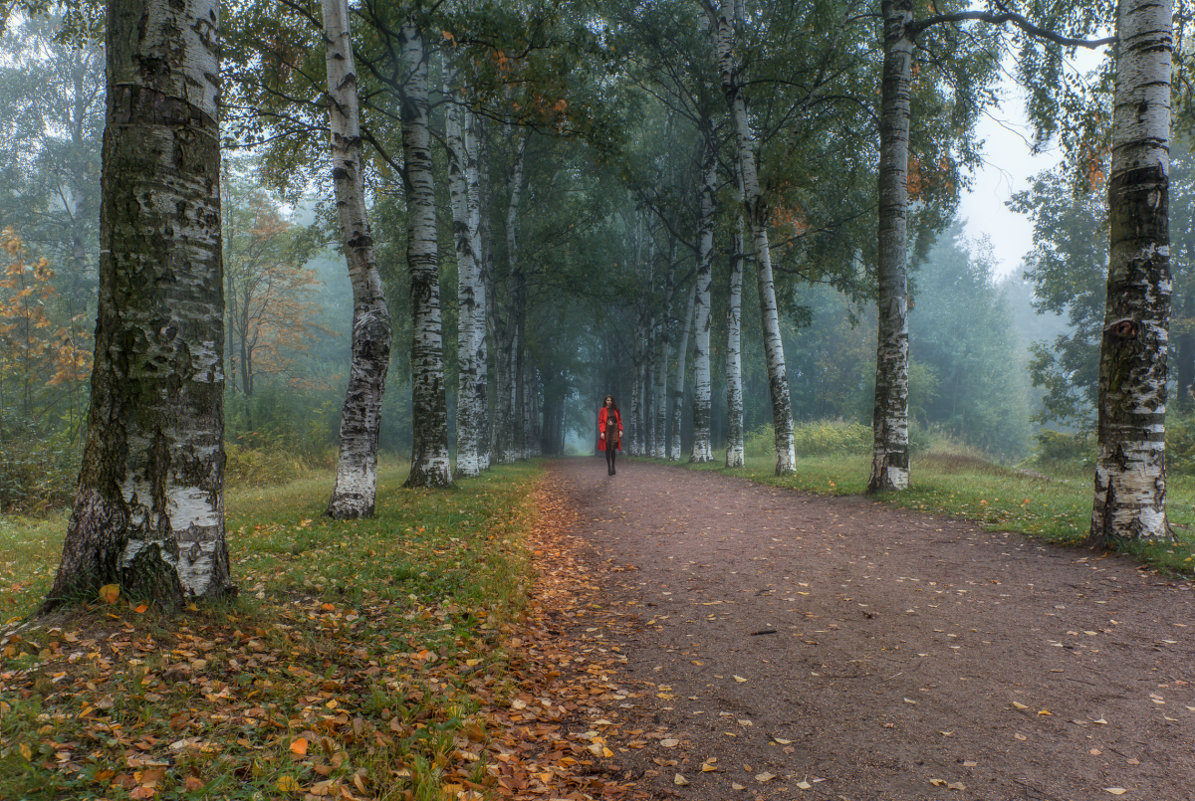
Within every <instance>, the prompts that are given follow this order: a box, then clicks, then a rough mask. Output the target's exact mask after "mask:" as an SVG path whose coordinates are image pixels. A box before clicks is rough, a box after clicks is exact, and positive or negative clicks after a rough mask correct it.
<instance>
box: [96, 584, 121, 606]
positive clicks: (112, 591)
mask: <svg viewBox="0 0 1195 801" xmlns="http://www.w3.org/2000/svg"><path fill="white" fill-rule="evenodd" d="M119 597H120V585H119V584H105V585H104V586H102V587H100V600H101V601H103V602H104V603H106V604H114V603H116V599H118V598H119Z"/></svg>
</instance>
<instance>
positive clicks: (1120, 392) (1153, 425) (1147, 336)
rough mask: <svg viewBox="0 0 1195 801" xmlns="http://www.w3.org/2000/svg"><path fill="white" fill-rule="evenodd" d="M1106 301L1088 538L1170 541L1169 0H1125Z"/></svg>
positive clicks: (1101, 543) (1098, 541)
mask: <svg viewBox="0 0 1195 801" xmlns="http://www.w3.org/2000/svg"><path fill="white" fill-rule="evenodd" d="M1116 30H1117V34H1118V37H1119V44H1118V47H1117V53H1116V91H1115V100H1114V106H1113V111H1112V167H1111V171H1110V172H1109V180H1108V217H1109V223H1110V236H1109V262H1108V300H1107V307H1106V312H1105V326H1104V332H1103V339H1102V341H1101V343H1100V372H1099V392H1098V402H1097V407H1098V422H1097V443H1098V446H1097V448H1098V452H1097V455H1096V468H1095V497H1094V502H1093V504H1092V512H1091V535H1090V542H1091V543H1092V544H1093V545H1095V546H1098V547H1111V546H1114V545H1117V544H1119V543H1121V542H1125V541H1140V540H1145V541H1149V540H1164V539H1169V538H1170V537H1171V536H1172V535H1171V532H1170V529H1169V527H1168V525H1167V522H1166V441H1165V435H1166V382H1167V379H1168V372H1167V364H1166V348H1167V327H1168V322H1169V316H1170V290H1171V275H1170V236H1169V217H1168V207H1169V167H1170V163H1169V162H1170V159H1169V142H1170V77H1171V76H1170V69H1171V66H1170V61H1171V56H1172V54H1173V50H1174V38H1173V37H1174V34H1173V30H1172V27H1171V4H1170V2H1169V0H1120V1H1119V2H1118V3H1117V19H1116Z"/></svg>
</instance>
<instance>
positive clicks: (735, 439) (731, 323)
mask: <svg viewBox="0 0 1195 801" xmlns="http://www.w3.org/2000/svg"><path fill="white" fill-rule="evenodd" d="M744 240H745V237H744V236H743V216H742V212H741V211H740V212H739V213H738V215H737V216H736V220H735V227H734V247H733V250H734V252H733V253H732V254H731V256H730V279H729V284H730V289H729V292H728V293H727V299H726V466H727V467H742V466H743V454H744V433H743V356H742V352H743V348H742V330H743V329H742V326H743V312H742V309H743V262H744V261H745V260H746V254H745V253H744V252H743V249H744V247H746V242H745V241H744Z"/></svg>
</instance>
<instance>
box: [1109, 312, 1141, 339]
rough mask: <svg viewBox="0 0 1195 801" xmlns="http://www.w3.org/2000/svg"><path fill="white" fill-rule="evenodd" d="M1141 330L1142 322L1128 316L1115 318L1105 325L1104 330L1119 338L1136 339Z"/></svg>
mask: <svg viewBox="0 0 1195 801" xmlns="http://www.w3.org/2000/svg"><path fill="white" fill-rule="evenodd" d="M1140 331H1141V324H1140V323H1138V322H1137V321H1136V320H1132V319H1130V318H1128V317H1122V318H1120V319H1119V320H1114V321H1112V322H1110V323H1108V325H1106V326H1105V327H1104V332H1105V333H1107V334H1109V335H1111V336H1113V337H1116V338H1117V339H1136V338H1137V334H1139V333H1140Z"/></svg>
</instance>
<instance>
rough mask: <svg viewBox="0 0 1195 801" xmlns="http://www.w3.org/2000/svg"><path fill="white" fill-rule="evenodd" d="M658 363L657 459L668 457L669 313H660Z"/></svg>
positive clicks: (654, 417)
mask: <svg viewBox="0 0 1195 801" xmlns="http://www.w3.org/2000/svg"><path fill="white" fill-rule="evenodd" d="M655 351H656V352H655V357H656V363H655V368H654V375H653V378H654V386H653V387H652V404H651V408H652V428H651V433H652V439H651V455H652V457H653V458H656V459H667V458H668V321H667V314H666V313H663V314H661V315H660V319H659V321H658V322H657V323H656V341H655Z"/></svg>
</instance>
